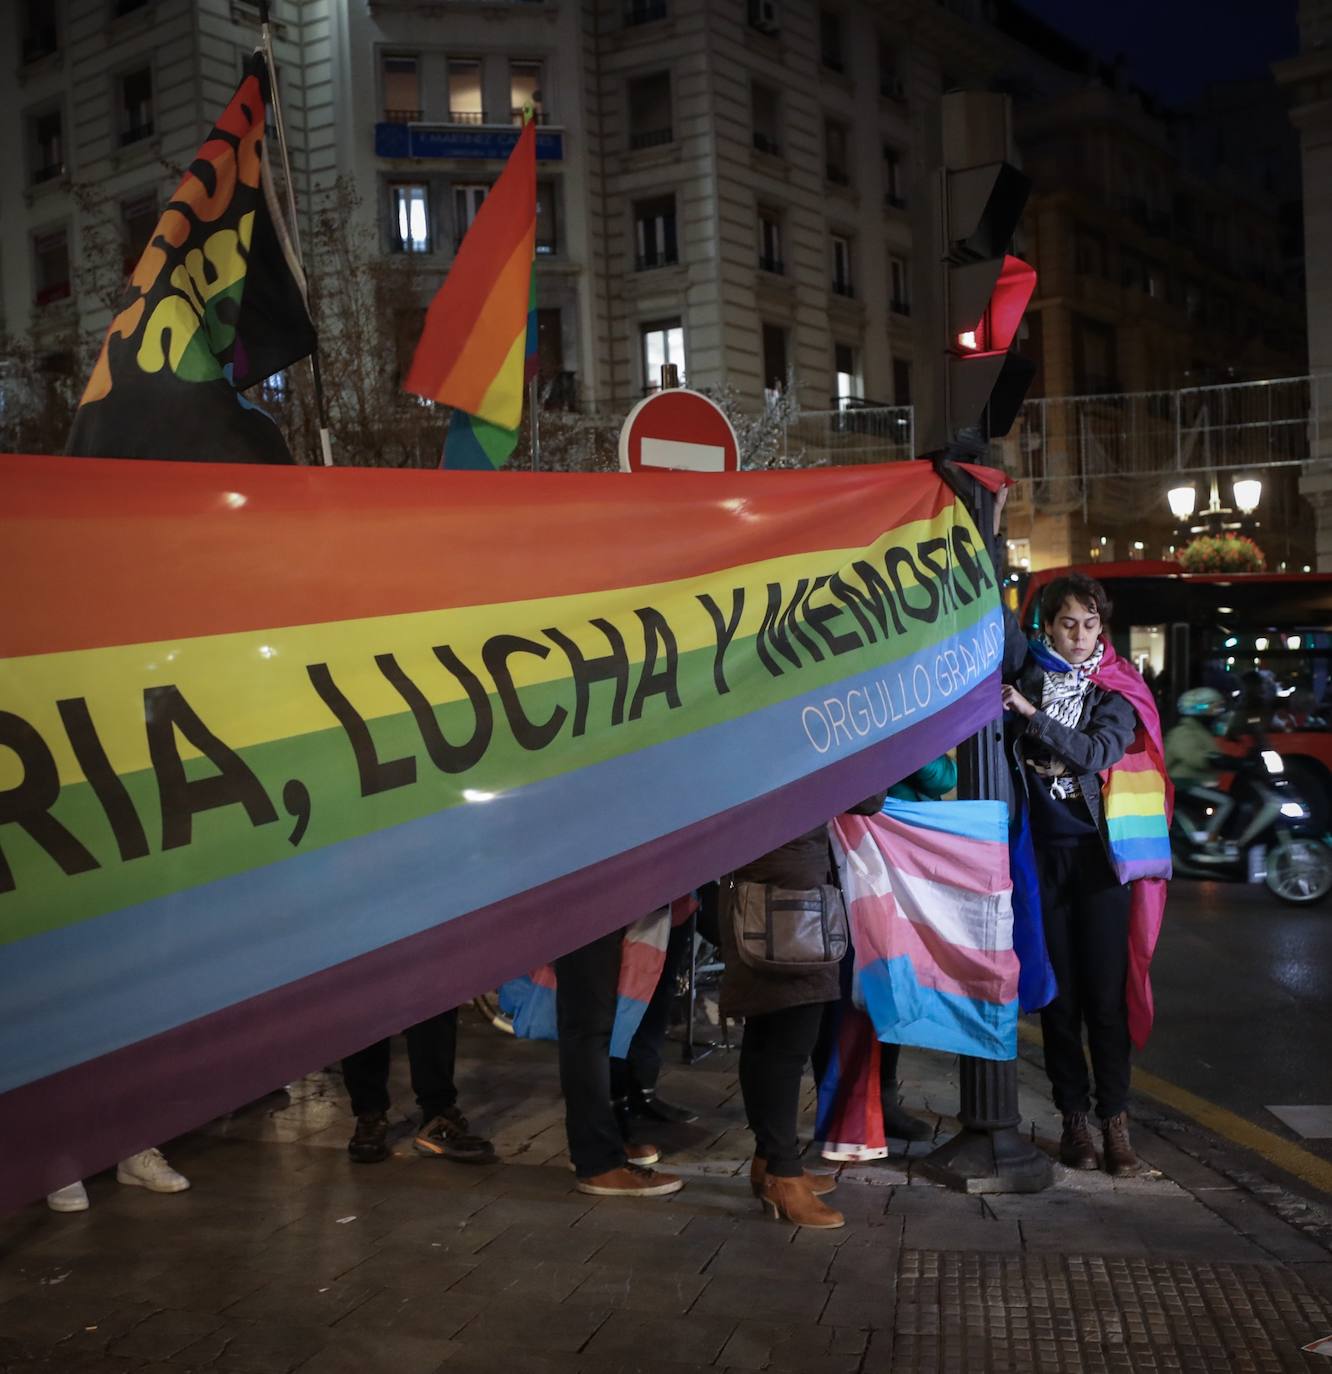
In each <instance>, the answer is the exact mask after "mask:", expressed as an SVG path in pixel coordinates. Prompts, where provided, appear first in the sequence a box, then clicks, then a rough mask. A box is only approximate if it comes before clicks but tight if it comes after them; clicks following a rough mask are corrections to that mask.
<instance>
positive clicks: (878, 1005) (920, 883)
mask: <svg viewBox="0 0 1332 1374" xmlns="http://www.w3.org/2000/svg"><path fill="white" fill-rule="evenodd" d="M829 828H830V832H831V835H832V839H833V850H834V852H835V853H836V855H837V862H838V867H839V869H840V871H841V876H842V891H843V893H844V894H845V896H846V899H847V913H848V915H849V917H850V921H851V943H852V945H853V946H854V948H855V984H854V997H855V1000H856V1001H857V1002H858V1003H860V1004H861V1005H862V1006H864V1008H865V1010H866V1011H867V1012H868V1013H869V1015H870V1019H871V1020H872V1021H873V1022H874V1029H875V1032H876V1034H877V1035H878V1038H879V1039H880V1040H887V1041H892V1042H893V1043H895V1044H899V1045H919V1046H921V1047H923V1048H925V1049H933V1050H946V1051H949V1052H951V1053H955V1054H970V1055H975V1056H976V1057H978V1058H981V1059H1011V1058H1012V1057H1013V1056H1014V1054H1016V1053H1017V1017H1018V1000H1017V998H1018V961H1017V955H1016V954H1015V953H1014V951H1013V906H1012V884H1011V882H1010V880H1009V872H1008V807H1007V806H1006V805H1005V804H1004V803H1003V802H997V801H953V802H936V801H930V802H901V801H896V800H894V799H893V798H891V797H890V798H889V799H888V801H886V802H885V803H884V808H883V811H882V812H880V813H879V814H878V815H877V816H851V815H843V816H838V817H837V818H836V819H835V820H833V821H832V822H831V823H830V827H829Z"/></svg>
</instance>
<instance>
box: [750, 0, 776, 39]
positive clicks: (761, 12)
mask: <svg viewBox="0 0 1332 1374" xmlns="http://www.w3.org/2000/svg"><path fill="white" fill-rule="evenodd" d="M749 27H750V28H751V29H757V30H758V31H759V32H760V33H776V32H777V31H778V30H779V29H780V28H781V15H780V13H779V12H778V9H777V0H749Z"/></svg>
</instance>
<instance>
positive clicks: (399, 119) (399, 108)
mask: <svg viewBox="0 0 1332 1374" xmlns="http://www.w3.org/2000/svg"><path fill="white" fill-rule="evenodd" d="M381 76H382V78H383V82H384V118H385V119H387V120H389V121H390V122H392V123H394V124H410V123H412V122H413V121H414V120H418V119H420V118H421V73H420V70H419V69H418V67H417V61H416V58H414V57H400V56H390V55H387V54H386V55H385V57H384V58H383V65H382V71H381Z"/></svg>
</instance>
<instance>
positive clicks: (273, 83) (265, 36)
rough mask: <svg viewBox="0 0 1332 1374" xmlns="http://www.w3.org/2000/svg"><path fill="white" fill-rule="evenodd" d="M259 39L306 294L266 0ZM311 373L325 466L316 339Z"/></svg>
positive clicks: (328, 450)
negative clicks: (266, 66) (265, 66)
mask: <svg viewBox="0 0 1332 1374" xmlns="http://www.w3.org/2000/svg"><path fill="white" fill-rule="evenodd" d="M259 42H260V45H261V46H262V48H263V50H264V61H265V62H266V63H267V65H268V98H269V102H270V103H271V104H272V106H273V127H274V128H275V129H276V130H277V144H278V154H279V156H280V158H281V160H282V177H283V180H284V181H285V183H286V188H287V223H288V226H289V230H290V233H291V245H292V248H293V249H294V250H295V253H296V261H297V262H298V263H299V264H300V268H301V276H302V278H304V282H305V288H306V294H307V296H308V294H309V277H308V276H307V275H306V272H305V258H304V255H303V254H302V253H301V226H300V223H299V221H298V220H297V218H296V184H295V182H294V181H293V180H292V176H291V158H290V156H289V155H288V152H287V125H286V121H285V120H284V119H283V117H282V100H281V98H280V96H279V94H278V82H277V63H276V62H275V61H274V60H273V26H272V19H271V17H270V15H269V12H268V0H259ZM310 377H311V380H312V381H313V382H314V394H315V412H316V415H317V417H318V419H319V451H320V454H321V456H322V457H323V460H324V466H325V467H327V468H331V467H332V466H333V445H332V443H331V441H330V439H329V433H328V412H327V409H326V407H325V405H324V380H323V378H322V376H321V375H320V372H319V344H318V341H317V339H316V343H315V346H314V348H313V349H312V350H311V352H310Z"/></svg>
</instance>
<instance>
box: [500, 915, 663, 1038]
mask: <svg viewBox="0 0 1332 1374" xmlns="http://www.w3.org/2000/svg"><path fill="white" fill-rule="evenodd" d="M670 935H671V913H670V908H669V907H660V908H658V909H657V910H656V911H654V912H651V913H650V914H649V915H647V916H644V917H643V919H642V920H640V921H635V922H634V923H633V925H631V926H630V927H629V929H628V930H626V931H625V933H624V944H623V945H622V946H621V949H620V978H619V982H618V984H617V997H616V1002H615V1026H614V1029H613V1030H612V1031H611V1047H610V1052H611V1058H612V1059H623V1058H625V1056H626V1055H627V1054H628V1053H629V1044H630V1041H632V1040H633V1038H634V1035H635V1034H636V1033H637V1031H638V1027H639V1023H640V1022H641V1021H642V1020H643V1013H644V1012H645V1011H646V1010H647V1004H648V1003H649V1002H650V1001H651V1000H652V994H653V993H654V992H655V991H656V990H657V980H658V979H659V978H660V977H661V970H662V966H663V965H664V964H665V962H666V942H667V940H669V939H670ZM499 996H500V1008H501V1010H503V1011H505V1012H507V1013H508V1015H509V1016H511V1017H512V1018H513V1033H514V1034H515V1035H518V1036H522V1037H523V1038H524V1039H527V1040H556V1039H558V1038H559V1035H558V1030H557V1026H556V1022H555V970H554V969H553V968H551V966H550V965H549V964H543V965H542V966H541V967H540V968H539V969H537V970H536V972H535V973H533V974H530V975H529V976H527V977H525V978H512V979H510V980H509V981H508V982H507V983H505V984H504V985H503V987H501V988H500V994H499Z"/></svg>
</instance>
